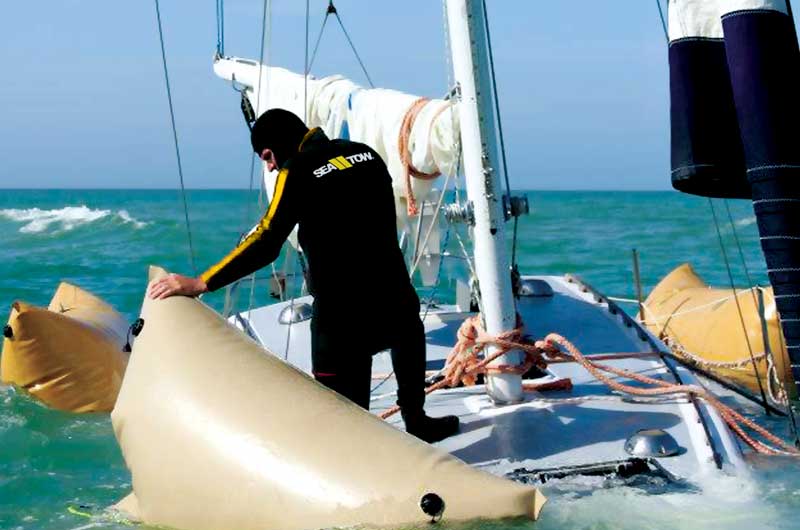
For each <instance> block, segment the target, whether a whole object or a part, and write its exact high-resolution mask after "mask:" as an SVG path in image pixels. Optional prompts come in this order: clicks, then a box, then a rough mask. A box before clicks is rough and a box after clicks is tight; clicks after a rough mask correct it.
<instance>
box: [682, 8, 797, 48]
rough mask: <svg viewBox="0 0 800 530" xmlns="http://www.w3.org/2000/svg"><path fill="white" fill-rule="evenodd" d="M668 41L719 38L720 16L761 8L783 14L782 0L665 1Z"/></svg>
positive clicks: (720, 34) (785, 10)
mask: <svg viewBox="0 0 800 530" xmlns="http://www.w3.org/2000/svg"><path fill="white" fill-rule="evenodd" d="M669 6H670V7H669V40H670V42H672V41H675V40H678V39H684V38H689V37H702V38H709V39H721V38H722V37H723V35H722V19H721V17H722V15H724V14H727V13H732V12H734V11H743V10H753V9H765V10H771V11H779V12H781V13H787V6H786V0H675V1H672V2H670V4H669Z"/></svg>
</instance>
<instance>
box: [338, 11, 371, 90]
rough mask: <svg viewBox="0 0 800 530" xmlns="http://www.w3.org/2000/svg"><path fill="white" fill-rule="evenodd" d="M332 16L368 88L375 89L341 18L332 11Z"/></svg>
mask: <svg viewBox="0 0 800 530" xmlns="http://www.w3.org/2000/svg"><path fill="white" fill-rule="evenodd" d="M331 5H333V2H331ZM333 14H334V15H336V20H337V21H338V22H339V27H341V28H342V32H343V33H344V36H345V38H346V39H347V42H348V43H349V44H350V49H351V50H353V54H354V55H355V56H356V60H358V64H359V65H361V71H362V72H364V75H365V76H366V78H367V81H368V82H369V86H370V88H375V83H373V82H372V78H371V77H370V76H369V72H367V67H366V66H364V61H362V60H361V56H360V55H359V54H358V50H356V46H355V44H353V39H351V38H350V34H349V33H348V32H347V29H345V27H344V23H343V22H342V18H341V17H340V16H339V12H338V11H334V12H333Z"/></svg>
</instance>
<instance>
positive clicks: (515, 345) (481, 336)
mask: <svg viewBox="0 0 800 530" xmlns="http://www.w3.org/2000/svg"><path fill="white" fill-rule="evenodd" d="M457 336H458V341H457V342H456V345H455V346H454V347H453V349H452V351H451V352H450V354H449V355H448V356H447V361H446V363H445V367H444V369H443V370H442V372H441V374H442V375H443V376H444V378H443V379H442V380H441V381H439V382H437V383H435V384H434V385H431V386H429V387H428V388H427V389H426V390H425V392H426V394H430V393H432V392H435V391H437V390H439V389H442V388H452V387H456V386H458V385H459V384H464V385H466V386H470V385H474V384H476V383H477V376H478V374H481V373H483V374H496V373H518V374H524V373H525V372H527V371H528V370H530V369H531V368H533V367H534V366H536V367H539V368H545V367H546V366H547V363H548V362H550V361H554V362H575V363H578V364H580V365H581V366H583V367H584V368H585V369H586V370H587V371H588V372H589V373H590V374H592V375H593V376H594V377H595V378H596V379H597V380H598V381H600V382H602V383H604V384H605V385H606V386H608V387H609V388H611V389H612V390H616V391H617V392H622V393H625V394H629V395H634V396H664V395H672V394H686V395H689V396H693V397H697V398H700V399H703V400H705V401H706V403H708V405H709V406H711V407H713V408H714V409H716V410H717V412H718V413H719V414H720V417H722V419H723V420H725V423H727V424H728V426H729V427H730V428H731V430H732V431H733V432H735V433H736V434H737V435H738V436H739V438H741V440H742V441H743V442H744V443H745V444H747V445H748V446H749V447H751V448H752V449H753V450H754V451H755V452H757V453H760V454H767V455H792V456H800V450H798V449H796V448H795V447H793V446H791V445H789V444H788V443H786V442H784V441H783V440H781V439H780V438H779V437H777V436H775V435H774V434H772V433H770V432H769V431H767V430H766V429H765V428H763V427H761V426H760V425H758V424H756V423H755V422H754V421H752V420H750V419H748V418H746V417H744V416H743V415H742V414H740V413H738V412H736V411H735V410H733V408H731V407H729V406H727V405H725V404H724V403H722V402H721V401H720V400H719V399H717V398H716V397H715V396H714V395H712V394H711V393H710V392H708V391H707V390H706V389H705V388H703V387H701V386H699V385H685V384H675V383H670V382H667V381H662V380H660V379H655V378H652V377H648V376H645V375H641V374H637V373H634V372H631V371H629V370H623V369H620V368H614V367H613V366H608V365H605V364H601V363H598V362H596V361H595V360H591V359H588V358H586V356H585V355H584V354H583V353H582V352H581V351H580V350H579V349H578V348H577V347H576V346H575V345H574V344H572V343H571V342H570V341H568V340H567V339H566V338H564V337H562V336H561V335H558V334H557V333H550V334H549V335H547V336H546V337H545V338H544V340H540V341H533V340H531V339H530V338H528V337H526V336H524V335H523V324H522V322H521V320H520V318H519V315H517V327H515V328H514V329H512V330H509V331H505V332H503V333H500V334H499V335H496V336H494V335H490V334H489V333H487V332H486V331H485V330H484V329H483V326H482V324H481V319H480V315H475V316H472V317H469V318H467V319H466V320H465V321H464V322H463V323H462V324H461V327H460V328H459V329H458V334H457ZM491 345H494V346H497V347H498V350H497V351H495V352H493V353H491V354H489V355H484V356H483V357H479V355H480V354H481V353H483V352H485V350H486V348H487V347H488V346H491ZM511 350H521V351H522V352H524V353H525V359H524V361H523V362H522V364H521V365H518V366H514V365H499V366H491V367H490V366H488V365H489V363H491V362H492V361H493V360H495V359H497V358H498V357H500V356H502V355H504V354H506V353H508V352H509V351H511ZM623 355H624V356H630V355H631V354H623ZM648 355H652V352H650V353H648ZM606 374H613V375H616V376H618V377H623V378H626V379H630V380H633V381H636V382H639V383H642V384H644V385H648V387H645V388H642V387H634V386H631V385H626V384H624V383H620V382H619V381H616V380H615V379H613V378H612V377H610V376H609V375H606ZM566 381H569V380H566ZM570 385H571V383H570ZM531 389H533V388H530V387H528V388H526V390H531ZM539 389H540V390H543V389H542V388H539ZM398 410H399V407H393V408H390V409H388V410H386V411H385V412H383V413H382V414H381V415H380V417H381V418H383V419H386V418H388V417H389V416H391V415H393V414H395V413H396V412H397V411H398ZM745 428H747V429H750V430H751V431H753V432H755V433H757V435H759V436H760V437H761V438H763V439H764V440H766V441H767V443H765V442H762V441H759V440H756V439H755V438H754V437H752V436H751V435H749V434H748V433H747V432H745Z"/></svg>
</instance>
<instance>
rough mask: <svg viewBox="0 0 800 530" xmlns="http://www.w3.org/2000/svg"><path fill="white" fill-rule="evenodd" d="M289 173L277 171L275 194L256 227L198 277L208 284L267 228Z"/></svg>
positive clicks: (282, 170) (279, 200) (287, 171)
mask: <svg viewBox="0 0 800 530" xmlns="http://www.w3.org/2000/svg"><path fill="white" fill-rule="evenodd" d="M288 175H289V170H288V169H281V170H280V172H279V173H278V178H277V181H276V182H275V194H274V195H273V196H272V201H271V202H270V204H269V210H267V213H266V215H265V216H264V217H262V218H261V221H260V222H259V223H258V226H257V227H256V229H255V230H254V231H253V232H251V233H250V235H248V236H247V237H246V238H245V240H244V241H242V242H241V243H240V244H239V245H238V246H237V247H236V248H235V249H233V250H232V251H231V253H230V254H228V255H227V256H225V257H224V258H223V259H222V261H220V262H219V263H217V264H216V265H212V266H211V267H210V268H209V269H208V270H207V271H206V272H204V273H203V274H201V275H200V278H201V279H202V280H203V281H204V282H205V283H206V284H208V282H209V281H210V280H211V278H213V277H214V276H215V275H216V274H217V273H219V271H221V270H222V269H224V268H225V267H227V266H228V265H229V264H230V263H231V262H232V261H233V260H235V259H236V258H238V257H239V256H240V255H241V254H242V253H243V252H244V251H245V250H247V249H248V248H250V247H251V246H252V245H253V243H255V242H256V241H258V240H259V239H260V238H261V236H262V235H263V234H264V232H265V231H267V230H269V227H270V224H271V223H272V219H273V218H274V217H275V212H276V211H278V205H279V204H280V202H281V197H283V190H284V188H285V187H286V177H287V176H288Z"/></svg>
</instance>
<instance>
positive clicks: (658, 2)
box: [656, 0, 669, 42]
mask: <svg viewBox="0 0 800 530" xmlns="http://www.w3.org/2000/svg"><path fill="white" fill-rule="evenodd" d="M667 1H668V2H669V0H667ZM656 6H658V16H659V17H660V18H661V27H662V28H664V37H665V38H666V39H667V42H669V30H668V29H667V20H666V18H664V10H663V9H662V8H661V0H656Z"/></svg>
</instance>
